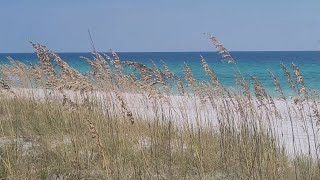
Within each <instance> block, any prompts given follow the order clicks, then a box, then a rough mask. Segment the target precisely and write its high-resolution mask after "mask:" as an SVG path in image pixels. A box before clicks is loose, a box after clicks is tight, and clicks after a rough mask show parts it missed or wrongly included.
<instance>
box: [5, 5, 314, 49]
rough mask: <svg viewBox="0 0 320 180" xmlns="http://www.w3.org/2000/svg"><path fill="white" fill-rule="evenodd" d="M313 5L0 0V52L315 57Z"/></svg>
mask: <svg viewBox="0 0 320 180" xmlns="http://www.w3.org/2000/svg"><path fill="white" fill-rule="evenodd" d="M319 9H320V1H319V0H308V1H301V0H282V1H280V0H268V1H256V0H242V1H240V0H238V1H236V0H233V1H232V0H229V1H221V0H219V1H218V0H200V1H194V0H161V1H150V0H134V1H133V0H114V1H112V0H91V1H89V0H54V1H50V0H41V1H40V0H39V1H37V0H31V1H28V0H2V1H1V2H0V23H1V26H0V53H1V52H33V49H32V47H31V45H30V44H29V43H28V41H34V42H39V43H43V44H46V45H47V46H49V47H50V48H51V49H53V50H54V51H57V52H88V51H90V49H91V45H90V38H89V36H88V29H90V31H91V34H92V38H93V40H94V43H95V46H96V48H97V49H98V50H99V51H108V49H109V48H113V49H114V50H116V51H130V52H134V51H140V52H146V51H213V50H214V48H213V47H212V46H211V44H210V42H209V40H208V39H207V37H206V36H205V35H203V33H204V32H209V33H212V34H213V35H215V36H216V37H217V38H218V39H219V40H220V41H221V42H222V43H223V44H224V45H225V46H226V47H227V48H228V49H229V50H237V51H258V50H319V49H320V11H319Z"/></svg>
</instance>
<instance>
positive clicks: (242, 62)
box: [0, 51, 320, 94]
mask: <svg viewBox="0 0 320 180" xmlns="http://www.w3.org/2000/svg"><path fill="white" fill-rule="evenodd" d="M58 54H59V55H60V56H61V57H62V59H63V60H65V61H66V62H67V63H68V64H69V65H70V66H72V67H73V68H75V69H77V70H78V71H80V72H82V73H86V72H88V71H89V66H88V64H87V63H86V61H85V60H83V59H81V58H80V56H85V57H89V58H91V57H92V55H91V53H58ZM118 55H119V57H120V59H121V60H130V61H137V62H142V63H145V64H147V65H150V66H152V61H153V62H155V63H156V64H157V65H159V66H161V64H162V63H161V61H163V62H165V63H166V64H167V65H168V66H169V68H171V69H172V70H173V71H174V72H175V73H176V75H178V76H181V77H183V71H182V69H183V65H184V63H187V64H188V65H190V66H191V68H192V70H193V73H194V75H195V78H196V79H198V80H205V79H206V76H205V74H204V72H203V70H202V68H201V64H200V55H202V56H203V57H204V58H205V59H206V60H207V62H208V64H209V66H210V67H211V68H212V69H213V70H214V71H215V72H216V73H217V75H218V77H219V79H220V81H221V82H222V83H223V84H224V85H225V86H226V87H230V88H232V87H234V85H235V80H234V72H235V68H234V66H233V65H231V64H228V63H226V62H222V61H221V57H220V56H219V55H218V54H217V53H216V52H121V53H118ZM231 55H232V56H233V57H234V58H235V60H236V62H237V65H238V67H239V69H240V71H241V73H242V75H243V76H245V77H246V78H248V79H250V78H249V77H250V76H256V77H257V78H258V79H259V80H260V81H261V82H262V83H263V85H264V86H265V88H266V89H268V90H269V91H270V93H271V94H272V92H274V91H273V85H272V80H271V78H270V76H269V74H268V72H267V69H269V70H271V71H272V72H273V73H274V74H275V75H276V76H277V77H278V78H279V80H280V82H281V83H282V85H283V89H284V90H285V91H287V92H289V86H288V83H287V79H286V77H285V76H284V73H283V71H282V69H281V66H280V63H281V62H282V63H284V64H285V65H287V67H288V68H289V69H290V70H291V72H293V71H292V66H291V63H295V64H297V65H298V67H299V68H300V70H301V72H302V75H303V77H304V79H305V82H306V85H307V87H309V88H310V89H313V90H316V91H319V90H320V52H317V51H274V52H272V51H266V52H231ZM7 56H10V57H12V58H13V59H15V60H19V61H21V62H24V63H33V64H35V63H38V60H37V56H36V55H35V54H34V53H0V64H6V63H8V60H7V58H6V57H7Z"/></svg>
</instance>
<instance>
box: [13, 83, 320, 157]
mask: <svg viewBox="0 0 320 180" xmlns="http://www.w3.org/2000/svg"><path fill="white" fill-rule="evenodd" d="M12 91H13V92H14V93H15V94H16V95H17V96H23V97H31V98H34V99H36V100H40V101H41V100H44V99H58V100H61V101H62V98H63V96H62V94H61V93H60V92H57V91H51V90H44V89H13V90H12ZM65 94H66V95H67V97H68V98H69V99H71V100H72V101H73V102H78V103H82V102H83V100H84V99H85V98H84V97H87V98H89V99H90V100H92V101H95V102H96V103H98V104H100V106H101V107H102V108H103V109H104V110H105V112H106V113H110V114H111V115H113V116H119V117H124V115H123V111H122V108H121V107H120V105H119V100H118V99H117V97H116V95H115V93H112V92H98V91H96V92H92V93H88V94H86V95H81V94H80V93H79V92H73V91H65ZM120 95H121V97H122V98H123V99H124V101H125V103H126V105H127V107H128V109H129V110H130V111H131V112H132V114H133V117H134V118H136V119H139V118H142V119H146V120H153V118H154V117H164V118H166V117H170V119H174V120H175V123H177V124H178V125H179V124H180V125H183V124H186V123H185V122H188V123H189V124H190V125H194V126H195V125H201V126H205V125H210V126H213V127H216V128H217V127H218V125H219V119H224V118H223V117H224V116H225V115H229V116H230V117H232V118H233V122H234V123H235V124H236V125H237V126H239V125H240V124H241V122H243V121H244V120H245V119H244V118H242V117H243V116H240V111H241V110H239V106H238V105H237V104H232V103H231V101H230V99H227V98H216V99H214V101H209V100H207V101H205V102H201V101H200V99H199V98H198V97H186V96H166V98H165V100H161V102H160V101H155V100H150V99H149V98H147V95H143V94H130V93H121V94H120ZM252 104H253V107H254V108H252V106H249V107H248V109H246V108H245V107H242V108H244V111H248V112H249V111H250V110H251V111H255V114H257V115H256V116H254V117H255V118H254V119H250V118H249V120H248V121H259V123H261V125H262V126H263V127H265V128H266V129H268V130H269V131H270V132H272V133H273V134H274V135H275V136H276V137H277V138H278V139H279V142H280V143H282V144H284V145H285V147H286V150H287V151H288V152H289V153H293V152H294V146H293V139H294V141H295V143H294V144H295V146H296V147H295V149H296V152H298V153H303V154H309V153H310V154H312V156H316V146H318V144H319V143H320V141H319V140H318V139H319V138H320V135H319V133H317V132H318V131H317V129H319V128H320V127H319V126H318V127H316V123H315V122H314V120H312V119H311V116H310V115H311V114H312V109H309V107H310V106H305V105H304V106H303V109H302V110H300V111H299V107H300V108H301V107H302V106H297V105H294V104H293V102H284V101H280V100H275V108H274V107H271V106H270V105H266V106H259V103H258V102H252ZM227 108H228V109H229V110H228V111H225V110H226V109H227ZM266 108H267V109H269V111H273V113H269V114H266V113H265V112H266V111H265V109H266ZM219 112H225V113H224V115H221V113H219ZM230 112H232V114H230ZM275 112H278V115H276V113H275ZM289 112H290V113H289ZM268 115H269V116H270V117H271V118H269V119H272V120H268V118H267V116H268ZM290 115H291V116H290ZM301 117H303V118H301ZM318 152H319V150H318Z"/></svg>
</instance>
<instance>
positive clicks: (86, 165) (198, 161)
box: [0, 35, 320, 179]
mask: <svg viewBox="0 0 320 180" xmlns="http://www.w3.org/2000/svg"><path fill="white" fill-rule="evenodd" d="M209 39H210V40H211V41H212V43H213V45H214V46H215V47H216V48H217V50H218V52H219V53H220V54H221V58H222V59H223V60H224V61H226V62H227V63H230V66H232V67H234V69H235V72H234V73H235V78H236V82H237V84H236V85H235V88H234V89H230V88H227V87H225V86H224V85H223V83H221V82H220V80H219V77H218V76H217V74H216V73H215V71H214V69H213V68H211V67H209V65H208V63H207V60H206V59H205V57H203V56H200V57H199V66H201V67H202V69H203V73H204V74H205V75H206V76H208V77H209V81H199V80H197V79H196V77H195V76H194V74H193V72H192V69H191V67H190V66H189V65H187V64H185V65H184V66H183V68H182V72H183V76H178V75H176V73H174V72H173V71H172V70H171V69H170V68H169V67H168V66H167V65H166V64H165V63H163V65H162V66H158V65H156V63H153V64H152V66H147V65H145V64H143V63H140V62H134V61H129V60H121V59H120V57H119V56H118V54H117V53H116V52H115V51H113V50H110V53H109V54H108V53H99V52H97V51H96V50H95V48H93V52H92V57H81V58H82V59H83V60H84V61H86V62H87V63H88V64H89V66H90V67H91V70H90V72H89V73H88V74H82V73H80V72H79V71H77V70H76V69H74V68H72V67H71V66H69V65H68V64H67V63H66V62H65V61H64V60H63V59H62V58H61V57H60V56H59V54H57V53H55V52H53V51H52V50H50V49H49V48H47V47H46V46H44V45H41V44H35V43H31V44H32V47H33V48H34V50H35V53H36V54H37V56H38V59H39V63H38V64H34V65H26V64H23V63H21V62H19V61H18V60H14V59H12V58H9V60H10V63H9V64H6V65H1V68H0V78H1V79H0V90H1V91H0V92H1V93H0V177H1V178H4V179H318V178H319V177H320V161H319V133H318V132H319V128H320V126H319V122H320V120H319V119H320V116H319V100H318V98H316V96H313V93H311V92H310V91H309V90H308V87H307V83H306V82H305V81H304V78H303V76H302V73H301V71H300V69H299V68H298V66H297V65H295V64H292V69H291V70H292V71H293V74H294V77H295V81H294V79H293V77H292V75H291V74H292V72H290V71H291V70H290V69H289V68H287V66H286V65H284V64H281V65H280V66H279V68H282V69H283V71H284V76H285V77H286V78H287V79H288V83H289V87H290V88H292V89H293V90H294V92H295V94H294V95H293V96H294V97H292V98H290V97H287V95H286V94H285V92H284V91H283V88H282V87H283V85H282V84H281V83H280V82H279V80H278V77H276V76H275V75H274V74H273V73H272V71H271V70H268V72H269V74H270V77H271V78H270V81H271V82H273V84H274V87H275V90H276V92H277V94H278V98H276V97H272V96H271V95H270V94H269V92H268V91H267V90H266V89H265V88H264V86H263V85H262V83H261V82H260V81H259V79H258V78H257V77H255V76H254V75H252V76H250V78H249V79H248V78H246V77H244V76H243V75H242V72H241V71H240V68H239V67H238V66H237V62H236V61H235V59H234V58H233V57H232V56H231V54H230V52H229V51H228V50H227V49H226V48H225V47H224V46H223V45H222V44H221V43H220V42H219V41H218V40H217V38H215V37H214V36H212V35H209ZM128 70H129V71H128ZM230 76H233V75H230ZM250 86H252V87H253V91H251V89H250Z"/></svg>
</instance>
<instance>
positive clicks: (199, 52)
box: [0, 50, 320, 54]
mask: <svg viewBox="0 0 320 180" xmlns="http://www.w3.org/2000/svg"><path fill="white" fill-rule="evenodd" d="M54 52H55V53H70V54H71V53H92V51H61V52H59V51H54ZM97 52H101V53H108V52H110V51H97ZM115 52H116V53H207V52H214V53H216V52H217V51H115ZM229 52H320V50H231V51H229ZM33 53H35V52H0V54H33Z"/></svg>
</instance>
